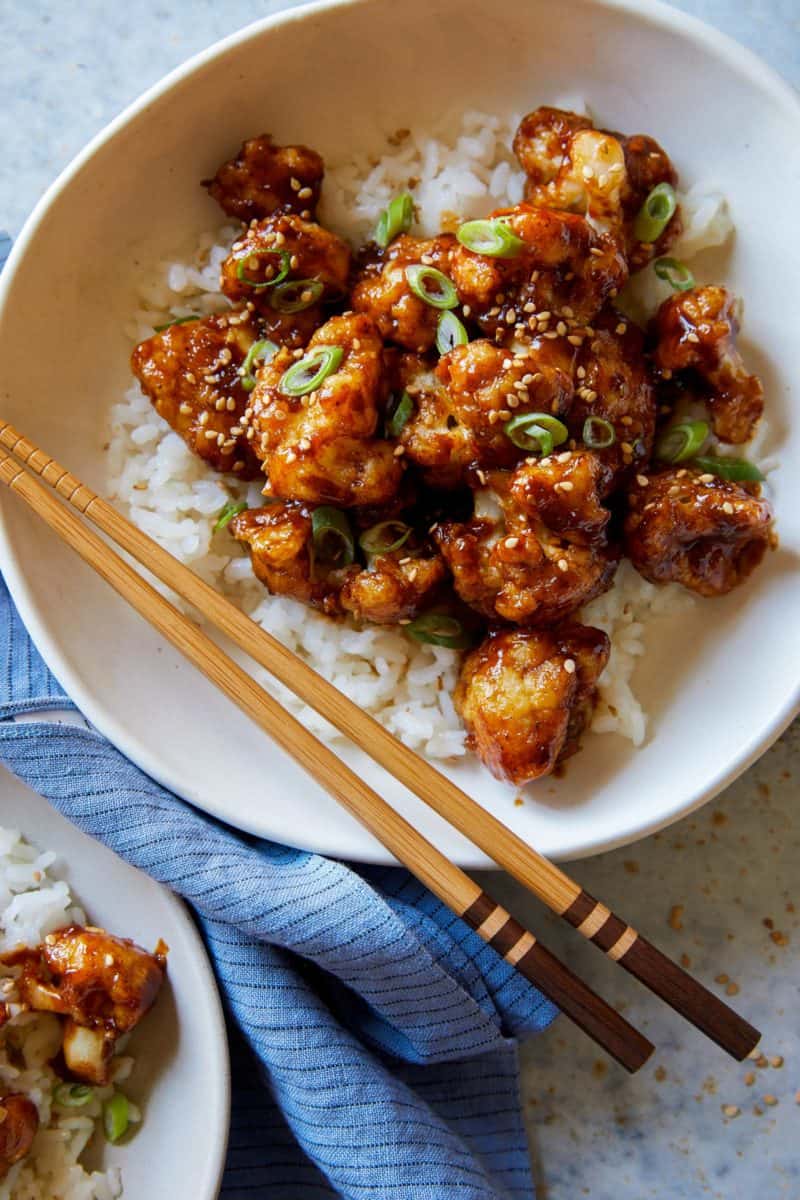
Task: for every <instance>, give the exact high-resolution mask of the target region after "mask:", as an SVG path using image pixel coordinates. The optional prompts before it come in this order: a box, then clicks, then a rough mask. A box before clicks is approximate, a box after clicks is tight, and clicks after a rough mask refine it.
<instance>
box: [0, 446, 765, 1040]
mask: <svg viewBox="0 0 800 1200" xmlns="http://www.w3.org/2000/svg"><path fill="white" fill-rule="evenodd" d="M0 445H2V446H5V447H6V448H7V449H8V450H10V451H11V453H12V454H13V455H14V457H15V458H17V459H19V461H20V462H23V463H25V464H26V465H28V466H29V467H31V469H32V470H34V471H35V472H36V473H37V474H38V475H40V476H41V477H42V478H43V479H44V480H45V481H46V482H47V483H49V484H50V486H51V487H53V488H55V489H56V490H57V491H58V492H59V493H60V494H61V495H63V496H64V497H65V498H66V499H67V500H68V501H69V502H70V503H71V504H72V505H73V506H74V507H75V508H77V509H78V511H80V512H82V513H84V514H85V515H86V516H87V517H88V518H89V519H90V520H91V521H93V522H94V523H95V524H96V525H97V526H98V528H100V529H102V530H103V531H104V532H105V533H107V534H108V535H109V536H110V537H111V538H112V539H113V541H115V542H116V543H117V544H118V545H119V546H121V547H122V548H123V549H124V550H126V551H127V552H128V553H129V554H131V555H132V556H133V557H134V558H135V559H137V561H138V562H140V563H141V564H142V565H143V566H145V567H146V568H147V569H148V570H150V571H152V573H153V574H154V575H155V576H156V577H157V578H159V579H160V580H161V581H162V582H163V583H165V584H167V585H168V586H169V587H170V588H172V590H173V591H175V592H176V593H177V594H178V595H180V596H182V597H183V598H184V599H185V600H187V601H188V602H189V603H190V604H192V605H193V606H194V607H195V608H197V609H198V610H199V611H200V612H201V613H203V615H204V616H205V617H207V618H208V620H209V621H211V623H212V624H213V625H215V626H216V627H217V628H218V629H219V630H220V631H221V632H223V633H225V634H226V635H227V636H228V637H229V638H230V639H231V640H232V641H233V642H235V643H236V644H237V645H238V646H240V647H241V648H242V649H243V650H244V651H245V652H246V653H247V654H248V655H250V657H252V658H253V659H254V660H255V661H256V662H258V663H259V664H260V665H261V666H262V667H264V668H265V669H266V670H267V671H269V672H270V674H272V675H273V676H274V677H275V678H276V679H278V680H280V682H281V683H283V684H285V685H286V686H287V687H288V688H290V690H291V691H293V692H294V693H295V695H296V696H298V697H299V698H300V699H301V700H303V701H304V702H305V703H306V704H309V705H310V706H311V707H312V708H314V709H316V711H317V712H319V713H320V714H321V715H322V716H324V717H326V718H327V720H329V721H330V722H331V724H333V725H334V726H335V727H336V728H337V729H339V730H340V731H341V732H342V733H343V734H345V735H346V736H347V737H349V738H350V739H351V740H352V741H353V742H355V743H356V744H357V745H358V746H360V747H361V749H363V750H364V751H365V752H366V753H367V754H369V755H370V756H371V757H372V758H373V759H374V760H375V761H376V762H378V763H379V764H380V765H381V766H383V767H384V768H385V769H386V770H387V771H389V772H390V773H391V774H392V775H394V776H395V777H396V778H397V779H398V780H399V781H400V782H401V783H403V784H404V785H405V786H406V787H408V788H409V789H410V790H411V791H412V792H414V793H415V795H417V796H419V797H420V799H422V800H424V801H425V803H427V804H428V805H429V806H430V807H431V808H433V809H434V811H435V812H437V813H438V814H439V815H440V816H442V817H443V818H444V819H445V820H446V821H449V822H450V824H451V825H453V826H454V827H455V828H457V829H459V830H460V831H461V832H462V833H463V834H465V836H466V837H468V838H469V839H470V840H471V841H472V842H473V843H474V844H475V845H476V846H479V847H480V848H481V849H482V850H483V851H484V852H485V853H486V854H488V855H489V856H490V857H491V858H492V859H494V861H495V862H496V863H498V864H499V865H500V866H501V867H503V868H504V869H505V870H506V871H508V873H509V874H510V875H512V876H513V877H514V878H515V879H517V880H518V881H519V882H520V883H522V884H523V885H524V886H525V887H526V888H527V889H528V890H530V891H532V892H533V893H534V894H535V895H536V896H538V897H539V899H541V900H542V901H543V902H544V903H545V904H547V905H548V907H549V908H550V909H551V910H552V911H553V912H555V913H556V914H557V915H559V916H561V917H563V918H564V919H565V920H566V921H567V922H568V923H569V924H570V925H572V926H573V927H574V928H576V929H577V930H578V932H579V933H581V934H583V936H584V937H586V938H587V939H588V940H590V941H592V942H593V943H594V944H595V945H596V946H598V947H599V948H600V949H601V950H603V951H604V952H605V953H606V955H607V956H608V957H609V958H610V959H611V960H612V961H613V962H618V963H619V964H620V965H621V966H623V967H624V968H625V970H626V971H628V972H629V973H630V974H632V975H634V976H636V978H637V979H639V980H640V981H641V982H642V983H644V984H645V985H646V986H647V987H649V988H650V990H651V991H652V992H654V993H655V994H656V995H658V996H659V997H660V998H661V999H662V1000H664V1001H666V1003H667V1004H669V1005H671V1006H672V1008H674V1009H675V1010H676V1011H677V1012H679V1013H680V1014H681V1015H682V1016H684V1017H685V1018H686V1019H687V1020H688V1021H690V1022H691V1023H692V1024H693V1025H694V1026H695V1027H696V1028H698V1029H700V1030H701V1031H702V1032H703V1033H704V1034H706V1035H707V1036H708V1037H709V1038H711V1039H712V1040H713V1041H715V1042H716V1043H717V1044H718V1045H719V1046H721V1047H722V1048H723V1049H724V1050H726V1051H727V1052H728V1053H729V1054H731V1055H732V1056H733V1057H734V1058H736V1059H738V1060H741V1059H743V1058H745V1057H746V1056H747V1054H749V1053H750V1051H751V1050H752V1049H753V1047H754V1046H755V1045H756V1044H757V1043H758V1041H759V1040H760V1036H761V1035H760V1033H759V1032H758V1030H756V1029H755V1028H754V1027H753V1026H752V1025H750V1024H749V1023H748V1022H747V1021H745V1020H744V1019H743V1018H742V1017H740V1016H739V1015H738V1014H737V1013H736V1012H734V1010H733V1009H731V1008H730V1007H729V1006H728V1005H727V1004H725V1003H724V1002H723V1001H722V1000H720V999H719V998H718V997H717V996H715V995H714V994H713V993H712V992H710V991H709V990H708V989H707V988H705V987H704V986H703V985H702V984H701V983H699V982H698V981H697V980H695V979H694V978H693V977H692V976H691V975H689V974H688V973H687V972H686V971H684V970H683V968H682V967H679V966H678V964H677V963H675V962H673V961H672V960H671V959H670V958H668V957H667V956H666V955H665V954H663V953H662V952H661V951H660V950H658V949H657V948H656V947H655V946H653V945H652V943H651V942H649V941H648V940H647V939H646V938H645V937H644V936H643V935H642V934H640V933H638V932H637V931H636V930H635V929H634V928H633V927H632V926H630V925H629V924H628V923H627V922H626V921H624V920H622V918H620V917H618V916H617V915H616V914H615V913H614V912H612V911H611V910H610V909H609V908H607V907H606V906H605V905H604V904H603V903H602V902H601V901H598V900H596V899H595V898H594V897H593V896H591V895H590V894H589V893H588V892H586V891H584V889H583V888H581V886H580V884H578V883H576V881H575V880H573V879H571V878H570V877H569V876H568V875H567V874H566V873H565V872H564V871H562V870H561V869H560V868H559V867H557V866H556V865H555V864H554V863H551V862H550V861H549V860H548V859H546V858H545V857H544V856H543V855H541V854H539V853H538V852H537V851H536V850H535V849H534V848H533V847H531V846H529V845H528V844H527V843H525V842H524V841H523V840H522V839H521V838H520V837H518V835H517V834H515V833H513V832H512V831H511V830H510V829H509V828H508V827H507V826H505V825H503V823H502V822H501V821H499V820H498V819H497V818H496V817H494V816H493V815H492V814H491V813H489V812H487V811H486V810H485V809H484V808H482V807H481V806H480V805H479V804H477V803H476V801H474V800H473V799H472V798H471V797H470V796H468V795H467V794H466V792H463V791H462V790H461V789H460V788H459V787H458V786H457V785H456V784H454V783H453V782H452V781H451V780H449V779H448V778H447V777H446V776H445V775H442V774H441V773H440V772H439V771H437V770H436V769H435V768H434V767H432V766H431V765H430V764H429V763H427V762H425V761H424V760H423V759H421V758H420V757H419V756H418V755H417V754H415V753H414V752H413V751H411V750H409V749H408V748H407V747H406V746H404V745H403V744H402V743H401V742H399V741H398V740H397V739H396V738H395V737H394V736H393V735H392V734H391V733H389V732H388V730H386V729H384V727H383V726H382V725H381V724H380V723H379V722H378V721H376V720H375V719H374V718H373V717H371V716H369V714H367V713H365V712H363V711H362V710H361V709H360V708H358V706H357V705H355V704H353V702H352V701H350V700H349V699H348V698H347V697H346V696H345V695H344V694H343V693H342V692H340V691H339V690H338V689H337V688H335V687H334V686H333V685H332V684H330V683H328V681H327V680H325V679H323V678H322V676H320V675H318V674H317V673H316V671H314V670H313V668H312V667H310V666H308V664H306V663H304V662H302V660H300V659H299V658H297V657H296V656H295V655H294V654H293V653H292V652H291V651H290V650H287V649H286V647H285V646H282V645H281V643H280V642H278V641H277V639H275V638H273V637H272V636H271V635H270V634H269V633H267V632H266V631H265V630H263V629H262V628H261V627H260V626H258V625H256V624H255V622H253V621H251V620H250V618H249V617H247V616H245V614H244V613H242V612H241V611H240V610H239V609H237V608H236V607H235V605H233V604H231V603H230V601H228V600H227V599H226V598H225V597H224V596H222V595H220V594H219V593H218V592H216V591H215V590H214V589H213V588H212V587H210V586H209V585H208V584H206V583H204V582H203V581H202V580H201V579H199V578H198V577H197V576H196V575H194V574H193V572H192V571H190V570H189V569H188V568H187V567H185V566H184V565H183V564H182V563H180V562H178V560H177V559H175V558H173V556H172V555H171V554H169V553H168V552H167V551H166V550H164V549H163V548H162V547H161V546H159V545H158V543H157V542H155V541H153V539H152V538H150V537H148V536H147V535H146V534H144V533H142V531H141V530H139V529H137V528H136V527H135V526H134V525H133V524H132V523H131V522H130V521H127V520H126V519H125V518H124V517H123V516H122V515H121V514H120V513H119V512H117V510H116V509H115V508H113V506H112V505H110V504H109V503H108V502H107V501H105V500H103V499H102V497H100V496H98V495H97V494H96V493H95V492H93V491H91V489H89V488H87V487H86V486H85V485H84V484H82V483H81V482H80V481H79V480H78V479H76V478H75V477H74V476H72V475H71V474H70V473H69V472H68V471H66V469H65V468H64V467H62V466H61V465H60V464H59V463H57V462H56V461H55V460H53V459H51V458H50V457H49V456H48V455H46V454H45V453H44V452H43V451H41V450H40V449H39V448H38V447H37V446H35V445H34V444H33V443H32V442H31V441H29V440H28V439H26V438H24V437H23V436H22V435H21V434H19V433H18V432H17V431H16V430H15V429H14V428H13V427H12V426H11V425H9V424H7V423H5V422H0ZM500 911H501V910H500V909H499V906H498V911H497V912H495V911H494V902H493V901H490V900H488V899H483V898H479V900H478V901H477V902H476V904H475V905H474V908H473V909H472V910H471V911H468V912H466V913H465V914H464V915H465V919H467V920H468V921H469V922H470V923H471V924H472V925H473V926H474V927H475V928H478V929H479V931H480V929H481V927H482V926H484V925H488V927H490V928H494V927H495V926H496V921H497V920H498V919H499V913H500Z"/></svg>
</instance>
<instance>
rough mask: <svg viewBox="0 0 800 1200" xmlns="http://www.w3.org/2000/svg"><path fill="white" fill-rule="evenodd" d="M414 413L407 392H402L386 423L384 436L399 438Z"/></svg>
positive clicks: (411, 401)
mask: <svg viewBox="0 0 800 1200" xmlns="http://www.w3.org/2000/svg"><path fill="white" fill-rule="evenodd" d="M413 411H414V401H413V400H412V399H411V397H410V396H409V394H408V392H403V394H402V396H401V397H400V399H399V400H398V401H397V404H396V405H395V408H394V410H393V412H392V415H391V416H390V417H389V418H388V419H387V421H386V436H387V437H399V436H400V434H401V433H402V432H403V429H404V428H405V426H406V423H407V421H408V419H409V417H410V416H411V414H412V413H413Z"/></svg>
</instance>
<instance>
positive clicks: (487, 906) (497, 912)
mask: <svg viewBox="0 0 800 1200" xmlns="http://www.w3.org/2000/svg"><path fill="white" fill-rule="evenodd" d="M461 915H462V917H463V919H464V920H465V921H466V923H467V924H468V925H469V926H470V927H471V928H472V929H474V930H475V932H476V933H477V934H478V936H479V937H482V938H483V940H484V941H485V942H488V944H489V945H490V946H491V947H492V949H493V950H496V951H497V953H498V954H499V955H500V956H501V957H502V958H504V959H505V960H506V962H508V963H510V964H511V966H512V967H515V966H517V965H518V964H519V963H520V962H521V960H522V959H523V958H524V956H525V955H526V954H527V953H528V951H529V950H531V949H532V948H533V947H534V946H535V945H536V938H535V937H534V936H533V934H532V933H529V932H528V930H527V929H525V928H524V927H523V926H522V925H520V923H519V921H515V920H514V918H513V917H512V916H511V915H510V914H509V913H507V912H506V910H505V909H504V908H503V906H502V904H498V903H497V902H496V901H495V900H493V899H492V897H491V896H488V895H487V894H486V892H481V894H480V896H478V898H477V900H475V901H474V902H473V903H472V904H471V905H470V906H469V908H468V909H467V910H466V912H464V913H462V914H461Z"/></svg>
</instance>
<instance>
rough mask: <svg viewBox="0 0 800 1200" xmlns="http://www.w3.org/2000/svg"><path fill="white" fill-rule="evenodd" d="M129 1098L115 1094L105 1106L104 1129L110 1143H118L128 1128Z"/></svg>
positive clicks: (120, 1093)
mask: <svg viewBox="0 0 800 1200" xmlns="http://www.w3.org/2000/svg"><path fill="white" fill-rule="evenodd" d="M128 1122H129V1118H128V1097H127V1096H123V1094H122V1092H115V1093H114V1095H113V1096H112V1097H111V1099H110V1100H107V1101H106V1102H105V1104H104V1105H103V1129H104V1130H105V1133H106V1137H107V1138H108V1140H109V1142H118V1141H119V1139H120V1138H121V1137H122V1135H123V1134H124V1133H125V1131H126V1129H127V1128H128Z"/></svg>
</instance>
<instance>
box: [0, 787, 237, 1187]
mask: <svg viewBox="0 0 800 1200" xmlns="http://www.w3.org/2000/svg"><path fill="white" fill-rule="evenodd" d="M0 823H1V824H3V825H5V826H6V827H8V828H11V829H19V830H21V832H22V834H23V835H24V837H26V838H27V839H28V841H30V842H32V843H33V844H34V845H36V846H38V847H39V848H40V849H47V850H54V851H55V852H56V853H57V854H58V856H59V857H58V861H57V862H56V863H55V865H54V866H53V867H52V868H51V870H52V873H53V874H54V875H55V876H56V877H57V878H59V879H65V880H66V881H67V883H68V884H69V887H70V890H71V892H72V894H73V896H75V898H76V900H77V901H78V903H80V904H81V906H82V907H83V908H84V910H85V911H86V914H87V916H88V917H89V919H90V920H91V921H93V922H94V923H96V924H98V925H100V926H102V927H103V928H107V929H109V930H110V931H111V932H112V933H117V934H119V935H121V936H123V937H130V938H133V940H134V941H136V942H138V943H139V944H140V945H142V946H145V947H147V948H151V947H153V946H155V944H156V942H157V941H158V939H159V938H160V937H161V938H163V939H164V941H165V942H166V943H167V945H168V946H169V967H168V973H167V980H168V982H167V985H166V986H165V988H164V990H163V991H162V993H161V995H160V996H159V998H158V1002H157V1004H156V1006H155V1007H154V1008H153V1010H152V1011H151V1012H150V1013H148V1015H147V1017H146V1018H145V1019H144V1021H143V1022H142V1024H141V1025H140V1026H139V1027H138V1028H137V1029H136V1030H135V1031H134V1033H133V1034H132V1036H131V1040H130V1043H129V1051H128V1052H129V1053H130V1054H132V1055H133V1056H134V1057H135V1059H136V1065H135V1068H134V1072H133V1074H132V1076H131V1078H130V1081H129V1082H128V1083H126V1084H125V1091H126V1092H127V1093H128V1095H130V1097H131V1099H132V1100H135V1101H136V1103H137V1104H139V1105H140V1107H141V1108H142V1111H143V1121H142V1124H141V1126H140V1127H139V1128H138V1130H137V1132H136V1134H135V1136H134V1137H132V1138H131V1139H130V1140H129V1141H127V1142H123V1143H121V1144H120V1145H119V1146H111V1145H105V1146H104V1147H103V1148H102V1149H100V1148H99V1147H95V1145H94V1143H92V1145H91V1146H90V1148H89V1151H90V1154H91V1158H90V1161H89V1165H90V1167H92V1168H94V1169H104V1168H106V1167H109V1166H117V1167H119V1168H120V1169H121V1171H122V1179H123V1185H124V1189H125V1200H151V1198H152V1197H154V1196H155V1197H159V1198H160V1197H162V1196H164V1197H166V1196H169V1197H170V1200H215V1197H216V1196H217V1193H218V1190H219V1185H220V1180H221V1177H222V1169H223V1167H224V1165H225V1150H226V1147H227V1144H228V1122H229V1116H230V1080H229V1065H228V1049H227V1041H226V1036H225V1022H224V1020H223V1016H222V1006H221V1005H220V1001H219V996H218V994H217V987H216V983H215V982H214V976H213V974H212V973H211V967H210V966H209V963H208V959H207V958H206V953H205V950H204V948H203V943H202V942H201V940H200V937H199V935H198V933H197V931H196V929H195V927H194V925H193V924H192V922H191V920H190V919H189V917H188V915H187V913H186V910H185V909H184V907H183V905H182V904H181V903H180V902H179V901H178V900H176V899H175V897H174V896H173V895H172V894H171V893H170V892H169V891H167V889H166V888H164V887H161V885H160V884H158V883H156V882H155V881H154V880H152V879H150V878H149V877H148V876H147V875H144V874H142V872H141V871H136V870H134V868H133V867H130V866H128V864H127V863H124V862H123V861H122V859H121V858H118V857H117V856H116V854H112V852H111V851H110V850H108V849H106V847H105V846H101V845H100V843H99V842H95V841H93V840H92V838H89V837H86V836H85V835H84V834H82V833H79V832H78V830H77V829H75V828H74V826H72V825H70V824H69V822H68V821H65V820H64V819H63V817H60V816H59V815H58V813H56V812H55V811H54V810H53V809H52V808H50V806H49V805H48V804H47V802H46V801H45V800H43V799H42V798H41V797H40V796H37V795H35V794H34V793H33V792H32V791H30V789H29V788H27V787H25V786H24V784H22V783H20V782H19V780H17V779H15V778H14V776H13V775H10V774H9V773H8V772H7V771H5V770H3V769H0ZM190 1139H191V1147H192V1149H191V1153H187V1149H188V1146H189V1140H190Z"/></svg>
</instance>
